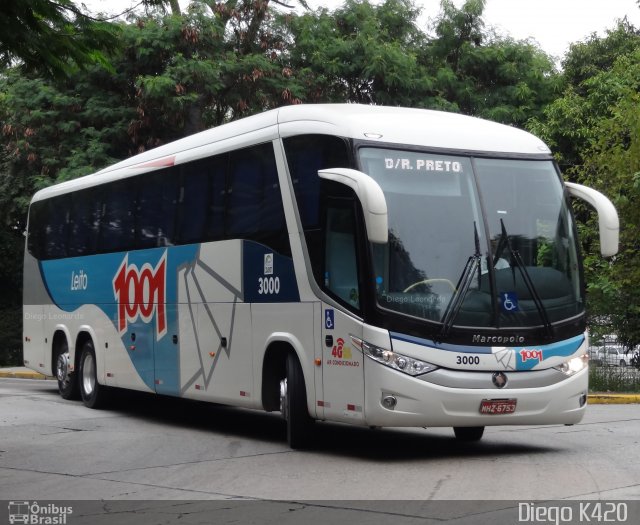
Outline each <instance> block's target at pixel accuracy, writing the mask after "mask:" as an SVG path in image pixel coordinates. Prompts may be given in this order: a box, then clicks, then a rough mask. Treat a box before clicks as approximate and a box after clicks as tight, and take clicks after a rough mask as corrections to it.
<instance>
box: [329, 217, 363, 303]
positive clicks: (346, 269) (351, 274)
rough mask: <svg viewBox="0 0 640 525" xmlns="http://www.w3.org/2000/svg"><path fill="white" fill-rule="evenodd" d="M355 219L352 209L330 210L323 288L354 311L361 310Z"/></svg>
mask: <svg viewBox="0 0 640 525" xmlns="http://www.w3.org/2000/svg"><path fill="white" fill-rule="evenodd" d="M355 231H356V229H355V217H354V211H353V207H352V206H348V207H331V206H329V207H328V208H327V226H326V229H325V232H326V233H325V235H326V237H325V264H324V286H325V288H326V289H327V290H328V291H330V292H332V293H333V294H334V295H336V296H337V297H339V298H340V299H342V300H343V301H344V302H345V303H347V304H349V305H350V306H352V307H354V308H358V309H359V308H360V294H359V291H358V263H357V259H356V239H355Z"/></svg>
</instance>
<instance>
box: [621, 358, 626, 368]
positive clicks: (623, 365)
mask: <svg viewBox="0 0 640 525" xmlns="http://www.w3.org/2000/svg"><path fill="white" fill-rule="evenodd" d="M620 366H622V367H625V366H627V362H626V361H625V360H624V359H620Z"/></svg>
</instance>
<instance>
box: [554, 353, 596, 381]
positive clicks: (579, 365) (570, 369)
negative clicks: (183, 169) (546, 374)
mask: <svg viewBox="0 0 640 525" xmlns="http://www.w3.org/2000/svg"><path fill="white" fill-rule="evenodd" d="M588 363H589V356H588V355H587V354H583V355H581V356H578V357H573V358H571V359H569V360H568V361H565V362H564V363H562V364H561V365H559V366H554V368H555V369H556V370H560V372H562V373H563V374H565V375H567V376H572V375H573V374H577V373H578V372H580V370H583V369H585V368H586V367H587V365H588Z"/></svg>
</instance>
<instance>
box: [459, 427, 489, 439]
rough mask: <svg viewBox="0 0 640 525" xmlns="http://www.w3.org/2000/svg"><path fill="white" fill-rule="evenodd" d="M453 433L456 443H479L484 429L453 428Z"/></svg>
mask: <svg viewBox="0 0 640 525" xmlns="http://www.w3.org/2000/svg"><path fill="white" fill-rule="evenodd" d="M453 433H454V434H455V435H456V439H457V440H458V441H466V442H470V441H480V440H481V439H482V434H484V427H453Z"/></svg>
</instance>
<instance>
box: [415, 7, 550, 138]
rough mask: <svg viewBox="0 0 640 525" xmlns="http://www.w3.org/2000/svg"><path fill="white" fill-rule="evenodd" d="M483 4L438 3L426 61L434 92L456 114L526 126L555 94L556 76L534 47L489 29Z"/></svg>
mask: <svg viewBox="0 0 640 525" xmlns="http://www.w3.org/2000/svg"><path fill="white" fill-rule="evenodd" d="M485 3H486V2H485V0H467V1H466V2H465V3H464V4H463V5H462V6H461V7H460V8H457V7H456V6H455V5H454V4H453V2H451V1H450V0H442V2H441V12H440V15H439V16H438V17H437V18H436V20H435V24H434V28H433V30H434V33H435V38H433V39H432V40H431V42H430V45H429V46H428V47H427V48H426V49H425V57H424V61H425V62H426V63H427V64H428V65H429V69H430V70H431V71H432V72H433V74H434V75H435V77H436V84H435V89H436V90H437V91H438V92H439V93H440V94H441V97H442V98H444V99H446V100H447V101H449V103H450V104H451V105H452V106H453V108H455V109H456V110H457V111H460V112H462V113H465V114H468V115H474V116H478V117H483V118H487V119H490V120H494V121H497V122H502V123H505V124H513V125H516V126H524V125H525V123H526V122H527V121H528V120H529V119H530V118H533V117H535V116H537V115H539V114H540V112H541V110H542V108H543V107H544V106H545V105H546V104H548V103H549V102H551V101H552V100H553V99H554V98H555V97H556V96H557V95H558V74H557V71H556V70H555V66H554V63H553V60H552V59H551V58H550V57H549V56H548V55H547V54H546V53H544V52H543V51H542V50H541V49H540V48H538V47H537V45H535V44H533V43H531V42H528V41H516V40H514V39H512V38H504V37H499V36H497V35H496V34H495V33H493V32H492V31H491V30H487V29H486V28H485V23H484V20H483V18H482V15H483V12H484V7H485Z"/></svg>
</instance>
